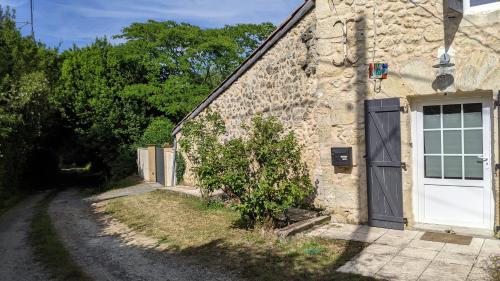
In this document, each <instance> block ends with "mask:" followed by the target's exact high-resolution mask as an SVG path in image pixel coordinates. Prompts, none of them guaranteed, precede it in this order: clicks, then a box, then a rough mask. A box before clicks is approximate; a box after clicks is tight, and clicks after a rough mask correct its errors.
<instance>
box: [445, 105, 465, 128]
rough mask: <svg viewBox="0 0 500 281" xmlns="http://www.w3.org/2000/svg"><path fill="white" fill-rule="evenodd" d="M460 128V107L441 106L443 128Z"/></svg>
mask: <svg viewBox="0 0 500 281" xmlns="http://www.w3.org/2000/svg"><path fill="white" fill-rule="evenodd" d="M461 127H462V105H461V104H448V105H443V128H461Z"/></svg>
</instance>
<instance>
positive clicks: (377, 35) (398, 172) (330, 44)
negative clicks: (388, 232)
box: [173, 0, 500, 234]
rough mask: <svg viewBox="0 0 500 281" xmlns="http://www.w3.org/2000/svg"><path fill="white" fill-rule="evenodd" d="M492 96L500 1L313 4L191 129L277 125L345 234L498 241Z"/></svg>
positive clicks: (213, 99) (497, 79)
mask: <svg viewBox="0 0 500 281" xmlns="http://www.w3.org/2000/svg"><path fill="white" fill-rule="evenodd" d="M372 63H373V64H375V63H385V64H387V65H388V69H389V70H388V76H387V77H386V79H378V78H380V77H377V76H374V77H370V76H369V75H368V74H369V69H370V64H372ZM374 66H375V65H374ZM378 66H380V65H378ZM498 94H500V3H498V1H497V0H463V1H460V0H453V1H452V0H443V1H431V0H316V1H314V0H306V1H305V2H304V3H303V4H302V5H301V6H300V7H299V8H298V9H297V10H296V11H294V12H293V14H292V15H291V16H290V17H289V18H288V19H287V20H286V21H285V22H284V23H283V24H282V25H281V26H280V27H279V28H278V29H277V30H276V31H275V32H274V33H273V34H272V35H271V36H270V37H269V38H268V39H267V40H266V41H265V42H264V43H263V44H262V45H261V46H260V47H259V49H258V50H256V51H255V53H254V54H252V55H251V57H250V58H248V59H247V60H246V61H245V62H244V63H243V64H242V65H241V66H240V67H239V68H238V69H237V70H236V71H235V72H234V73H233V74H232V75H231V76H230V77H229V78H228V79H227V80H225V81H224V82H223V83H222V84H221V85H220V86H219V87H218V88H217V89H216V90H215V91H214V92H213V93H212V94H211V95H210V96H209V97H208V98H207V99H206V100H205V101H204V102H203V103H201V104H200V105H199V106H198V107H197V108H196V109H194V110H193V111H192V112H191V113H190V114H189V115H188V116H186V118H185V120H187V119H189V118H196V116H198V115H199V114H200V113H203V111H204V110H206V109H207V108H210V109H211V110H212V111H217V112H219V113H220V114H221V115H222V117H223V118H224V120H225V122H226V125H227V128H228V136H227V137H234V136H238V135H241V134H243V133H244V132H243V130H242V129H241V125H242V124H243V123H247V122H248V121H249V120H250V118H251V117H252V116H254V115H255V114H257V113H260V114H263V115H264V116H275V117H277V118H278V119H279V120H280V121H281V122H282V123H283V124H284V125H285V127H286V128H287V130H292V131H293V132H294V133H295V134H296V136H297V138H298V139H299V141H300V143H301V144H302V145H304V149H303V155H302V157H303V160H304V161H305V162H306V163H307V165H308V167H309V169H310V172H311V177H312V179H313V182H314V184H315V187H316V189H317V190H316V198H315V204H316V205H318V206H321V207H324V208H326V209H327V210H329V211H330V212H331V213H332V215H333V217H334V218H335V219H336V220H338V221H341V222H350V223H369V224H371V225H374V226H381V227H387V228H396V229H402V228H403V227H419V228H427V227H430V228H434V227H441V228H447V227H452V228H454V229H460V228H464V227H465V228H472V229H473V230H474V231H477V232H481V233H488V234H492V233H493V231H494V230H495V229H496V227H498V226H499V225H500V219H499V205H500V204H499V185H500V183H499V173H498V171H497V169H498V167H499V166H497V163H500V159H499V152H500V151H499V135H500V127H499V123H498V108H497V107H498V104H497V99H498V97H497V95H498ZM181 133H182V122H181V123H180V124H179V125H178V126H177V127H176V128H175V129H174V131H173V134H174V136H176V138H179V136H180V135H181ZM334 148H339V149H334ZM334 160H335V161H334ZM334 162H335V163H334ZM334 164H335V165H334ZM186 180H187V182H188V183H191V184H195V183H194V182H192V177H190V176H189V175H188V176H187V177H186Z"/></svg>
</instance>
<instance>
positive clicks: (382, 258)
mask: <svg viewBox="0 0 500 281" xmlns="http://www.w3.org/2000/svg"><path fill="white" fill-rule="evenodd" d="M392 258H393V256H392V255H372V254H360V255H358V256H357V257H355V258H354V259H353V260H351V261H349V262H347V263H346V264H344V265H343V266H341V267H340V268H339V269H338V270H337V271H338V272H343V273H354V274H361V275H365V276H374V275H375V273H377V272H378V271H379V270H380V269H381V268H382V267H383V266H384V265H386V264H387V263H388V262H389V261H390V260H391V259H392Z"/></svg>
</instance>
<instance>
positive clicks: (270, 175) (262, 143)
mask: <svg viewBox="0 0 500 281" xmlns="http://www.w3.org/2000/svg"><path fill="white" fill-rule="evenodd" d="M244 129H245V130H246V131H248V132H249V134H248V136H246V137H245V138H235V139H232V140H229V141H227V142H226V143H221V142H219V138H220V137H221V135H222V134H223V133H224V132H225V127H224V124H223V122H222V120H221V118H220V116H219V115H217V114H215V113H208V114H207V115H205V116H204V117H201V118H199V119H197V120H195V121H190V122H188V124H186V126H185V127H184V128H183V136H182V138H181V147H182V148H183V149H185V150H186V152H187V155H188V157H189V159H190V160H191V161H192V163H193V168H192V171H193V173H194V174H195V175H196V177H197V179H198V180H199V184H200V188H201V190H202V193H204V194H205V196H208V195H209V194H210V193H211V192H213V191H214V190H215V189H222V190H224V191H225V192H226V193H227V194H228V195H229V196H231V197H235V198H237V199H238V201H239V204H236V205H235V206H234V208H235V209H237V210H238V211H239V212H240V214H241V216H242V218H243V219H245V220H247V221H248V223H250V224H254V223H256V222H261V223H262V222H271V223H276V218H277V216H278V215H279V214H281V213H282V212H283V211H285V210H286V209H288V208H289V207H292V206H298V205H301V204H302V203H303V201H304V200H305V198H306V197H307V196H308V195H309V194H310V193H311V191H312V184H311V179H310V178H309V175H308V171H307V168H306V166H305V165H304V164H303V163H302V162H301V157H300V155H301V154H300V146H299V145H298V143H297V141H296V139H295V136H294V134H293V133H288V134H285V132H284V129H283V126H282V125H281V124H280V123H279V122H278V121H277V120H276V119H274V118H269V119H265V118H262V117H261V116H257V117H254V118H253V119H252V126H251V127H248V126H244ZM207 198H208V197H207Z"/></svg>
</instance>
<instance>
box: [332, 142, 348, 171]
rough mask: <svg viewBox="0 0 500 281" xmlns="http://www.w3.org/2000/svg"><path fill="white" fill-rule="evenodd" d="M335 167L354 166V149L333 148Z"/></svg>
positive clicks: (333, 163)
mask: <svg viewBox="0 0 500 281" xmlns="http://www.w3.org/2000/svg"><path fill="white" fill-rule="evenodd" d="M332 165H333V166H343V167H350V166H352V147H333V148H332Z"/></svg>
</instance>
